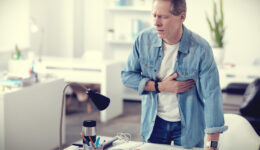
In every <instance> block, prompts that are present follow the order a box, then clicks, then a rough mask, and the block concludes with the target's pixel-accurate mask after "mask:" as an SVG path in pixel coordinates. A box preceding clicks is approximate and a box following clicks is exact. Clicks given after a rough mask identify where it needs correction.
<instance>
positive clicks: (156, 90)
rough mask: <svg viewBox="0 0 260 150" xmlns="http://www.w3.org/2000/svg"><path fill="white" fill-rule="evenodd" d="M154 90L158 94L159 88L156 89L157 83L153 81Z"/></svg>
mask: <svg viewBox="0 0 260 150" xmlns="http://www.w3.org/2000/svg"><path fill="white" fill-rule="evenodd" d="M154 88H155V92H156V93H160V91H159V88H158V81H154Z"/></svg>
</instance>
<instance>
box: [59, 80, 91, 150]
mask: <svg viewBox="0 0 260 150" xmlns="http://www.w3.org/2000/svg"><path fill="white" fill-rule="evenodd" d="M72 84H77V85H79V86H81V87H82V88H83V89H85V90H86V91H87V90H88V89H87V88H86V87H84V86H83V85H81V84H79V83H75V82H71V83H70V82H69V83H67V84H66V86H65V87H64V88H63V92H62V103H61V113H60V133H59V137H60V138H59V150H62V121H63V110H64V103H65V91H66V89H67V87H68V86H70V85H72Z"/></svg>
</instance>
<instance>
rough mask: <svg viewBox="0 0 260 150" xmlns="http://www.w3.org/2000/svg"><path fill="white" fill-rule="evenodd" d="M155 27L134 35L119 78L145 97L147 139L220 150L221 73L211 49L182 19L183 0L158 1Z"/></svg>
mask: <svg viewBox="0 0 260 150" xmlns="http://www.w3.org/2000/svg"><path fill="white" fill-rule="evenodd" d="M152 14H153V21H154V26H155V28H151V29H147V30H145V31H143V32H142V33H141V34H140V35H139V36H138V37H137V39H136V41H135V44H134V47H133V51H132V53H131V54H130V56H129V58H128V61H127V63H126V66H125V68H124V69H123V71H122V73H121V76H122V82H123V84H124V85H125V86H126V87H129V88H132V89H135V90H137V91H138V93H139V94H141V95H142V116H141V124H142V126H141V136H142V138H143V141H145V142H152V143H161V144H171V142H172V141H173V142H174V144H175V145H182V146H183V147H184V148H192V147H203V146H204V134H205V133H207V140H208V141H209V142H207V144H205V147H206V148H205V149H207V150H211V149H217V142H218V140H219V133H222V132H223V131H225V130H226V129H227V126H224V117H223V112H222V95H221V89H220V85H219V76H218V70H217V66H216V63H215V62H214V58H213V54H212V50H211V48H210V46H209V44H208V43H207V41H205V40H204V39H203V38H201V37H200V36H199V35H197V34H195V33H193V32H191V31H189V30H188V29H187V28H186V27H185V26H184V25H183V22H184V20H185V17H186V2H185V0H155V1H154V2H153V11H152Z"/></svg>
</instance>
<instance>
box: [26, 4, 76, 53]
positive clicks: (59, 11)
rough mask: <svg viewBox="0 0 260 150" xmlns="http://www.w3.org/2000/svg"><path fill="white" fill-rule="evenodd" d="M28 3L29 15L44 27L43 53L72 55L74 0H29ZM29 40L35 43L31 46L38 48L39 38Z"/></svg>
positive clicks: (34, 48)
mask: <svg viewBox="0 0 260 150" xmlns="http://www.w3.org/2000/svg"><path fill="white" fill-rule="evenodd" d="M30 4H31V7H30V8H31V16H32V17H33V18H34V19H35V20H36V21H37V23H38V24H39V25H40V26H42V27H43V29H44V41H43V42H44V46H43V55H48V56H64V57H72V56H73V47H74V45H73V14H74V13H73V11H74V0H31V1H30ZM32 36H34V35H32ZM31 40H32V43H35V45H33V44H32V47H31V48H32V49H33V50H36V49H39V40H40V38H32V39H31ZM37 43H38V44H37Z"/></svg>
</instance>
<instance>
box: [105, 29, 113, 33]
mask: <svg viewBox="0 0 260 150" xmlns="http://www.w3.org/2000/svg"><path fill="white" fill-rule="evenodd" d="M107 32H111V33H114V32H115V30H114V29H108V30H107Z"/></svg>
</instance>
